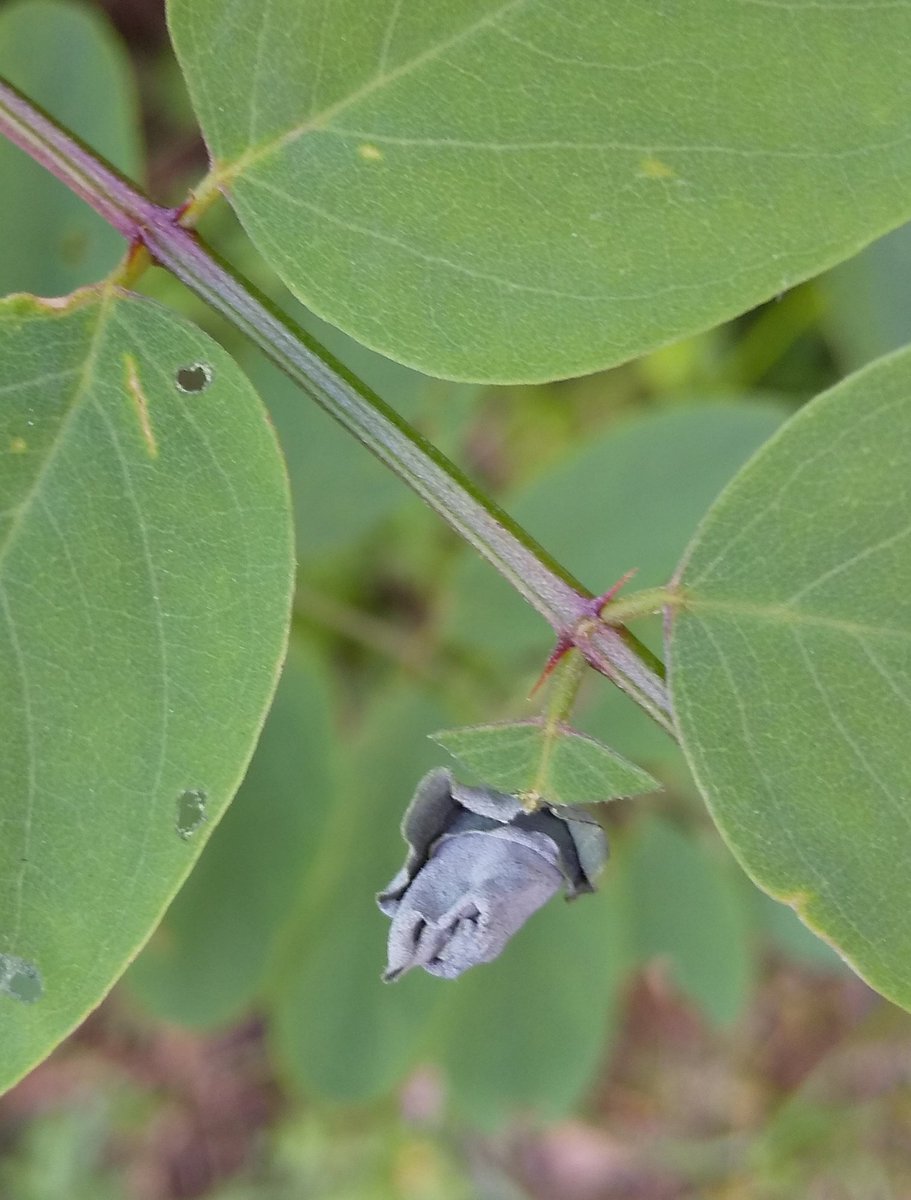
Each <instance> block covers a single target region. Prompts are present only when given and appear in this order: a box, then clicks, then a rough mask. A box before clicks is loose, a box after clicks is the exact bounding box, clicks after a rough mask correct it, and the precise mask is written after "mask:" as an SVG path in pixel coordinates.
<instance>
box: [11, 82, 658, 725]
mask: <svg viewBox="0 0 911 1200" xmlns="http://www.w3.org/2000/svg"><path fill="white" fill-rule="evenodd" d="M0 133H3V134H5V135H6V137H7V138H9V140H10V141H12V142H13V143H15V144H16V145H17V146H19V147H20V148H21V149H22V150H24V151H25V152H26V153H27V154H29V155H30V156H31V157H32V158H34V159H35V160H36V161H37V162H39V163H41V164H42V165H43V166H44V167H46V168H47V169H48V170H49V171H50V172H51V173H52V174H54V175H55V176H56V177H57V178H58V179H60V180H61V181H62V182H63V183H65V184H66V185H67V186H68V187H69V188H71V189H72V191H74V192H75V193H76V194H77V195H79V196H80V197H82V199H83V200H85V201H86V202H87V203H88V204H90V205H91V206H92V208H94V209H95V211H96V212H98V213H100V215H101V216H102V217H104V219H105V220H106V221H108V222H109V223H110V224H111V225H113V226H114V228H115V229H117V230H119V231H120V232H121V233H122V234H123V235H124V237H126V238H127V239H128V240H129V242H130V244H131V249H132V250H133V251H134V253H139V252H141V251H142V249H143V248H144V249H145V250H146V251H147V252H148V253H149V254H150V255H151V256H152V259H153V260H154V261H155V262H157V263H159V264H160V265H161V266H163V267H165V268H166V269H167V270H168V271H170V272H171V273H172V274H173V275H175V276H176V277H177V278H178V279H180V280H181V281H182V282H183V283H184V284H186V286H187V287H189V288H190V289H191V290H192V291H193V292H195V293H196V294H197V295H198V296H200V297H201V298H202V299H203V300H205V301H206V302H207V303H208V304H210V305H211V306H212V307H213V308H214V309H216V310H217V311H219V312H221V313H222V314H223V315H225V316H226V317H228V318H229V320H231V321H232V322H233V324H234V325H236V326H237V327H238V328H240V329H241V330H243V332H244V333H246V334H247V335H248V336H249V337H250V338H252V339H253V341H255V342H256V344H257V345H258V346H260V347H261V348H262V350H263V351H264V352H265V353H266V354H268V355H269V356H270V357H271V358H272V359H273V361H274V362H275V363H276V364H277V365H278V366H279V367H281V368H282V370H284V371H285V372H286V373H287V374H288V375H289V376H290V377H291V378H292V379H293V380H294V381H295V382H296V383H297V384H298V385H299V386H300V387H301V388H303V390H304V391H306V392H307V393H308V394H309V395H310V396H311V397H312V398H313V399H314V400H316V401H317V403H318V404H320V405H321V406H322V407H323V408H324V409H326V411H327V412H329V413H330V414H331V415H332V416H333V417H334V418H335V419H336V420H337V421H338V422H339V423H340V424H341V425H343V426H344V427H345V428H346V429H347V430H348V431H349V432H350V433H352V434H353V435H354V436H355V437H356V438H357V439H358V440H359V441H360V442H362V443H363V444H364V445H365V446H366V447H367V448H368V449H370V450H371V451H372V452H373V453H374V454H375V455H376V456H377V457H378V458H379V459H381V461H383V462H384V463H386V465H387V466H389V467H390V468H391V469H392V470H393V471H394V472H395V473H396V474H397V475H398V476H399V477H400V478H401V479H403V480H404V481H405V482H406V483H408V484H409V485H410V486H411V487H412V488H413V489H414V491H415V492H417V494H418V495H419V496H420V497H421V499H422V500H424V501H425V502H426V503H427V504H429V505H430V507H431V508H432V509H434V510H435V511H436V512H437V513H438V514H439V515H440V516H441V517H443V519H444V520H445V521H447V522H448V523H449V525H450V526H452V528H453V529H454V530H455V531H456V532H457V533H458V534H459V535H460V537H462V538H464V539H465V540H466V541H467V542H469V543H470V544H471V545H472V546H474V547H475V549H476V550H478V551H479V552H480V553H481V554H482V555H483V556H484V557H485V558H486V559H487V560H488V561H489V562H490V563H492V564H493V566H494V567H496V569H497V570H498V571H499V572H500V573H501V574H502V575H503V576H504V577H505V578H506V579H507V580H508V581H509V582H510V583H511V584H512V586H513V587H514V588H515V589H516V590H517V591H518V592H519V593H520V594H521V595H522V596H524V597H525V599H526V600H527V601H528V602H529V603H530V604H532V605H533V607H534V608H536V609H537V610H538V612H539V613H541V615H542V616H543V617H544V618H545V619H546V620H547V621H548V622H549V623H550V624H551V626H552V627H553V629H554V630H555V631H556V633H557V635H558V636H562V637H569V638H570V639H571V640H573V641H574V642H575V644H576V645H578V646H579V648H580V649H581V650H582V652H583V654H584V655H585V657H586V659H587V660H588V661H589V662H590V663H591V665H592V666H594V667H595V668H596V669H597V670H599V671H601V672H602V673H603V674H605V675H607V676H608V677H609V678H610V679H612V680H613V681H614V682H615V683H616V684H617V685H618V686H619V687H621V688H622V689H623V690H624V691H626V692H627V693H628V694H629V695H630V696H631V697H632V698H633V699H634V700H635V701H636V702H637V703H638V704H640V705H641V706H642V707H643V708H644V709H645V711H646V712H648V713H649V714H650V715H651V716H652V717H653V718H654V719H655V720H656V721H657V722H658V723H659V724H660V725H661V726H662V727H663V728H665V729H666V730H668V731H669V732H672V721H671V707H670V699H669V696H668V692H667V688H666V686H665V683H664V680H663V677H662V674H661V668H660V664H658V663H657V662H656V660H655V659H654V656H652V655H651V654H650V652H649V651H648V650H647V649H646V648H645V647H643V646H641V645H640V643H639V642H638V639H636V638H635V637H634V636H633V634H631V633H630V631H629V630H627V629H625V628H623V627H617V628H610V627H608V626H606V625H601V626H600V627H597V628H592V623H591V621H590V619H588V620H586V617H587V616H588V613H589V609H588V608H587V607H586V601H587V600H589V599H590V598H591V593H590V592H589V591H588V590H587V589H586V588H585V587H583V585H582V584H580V583H579V582H578V581H577V580H576V579H574V578H573V576H572V575H571V574H570V573H569V572H568V571H567V570H566V569H565V568H564V567H562V566H561V565H560V564H559V563H558V562H556V560H555V559H553V558H552V557H551V556H550V555H549V554H548V553H547V552H546V551H545V550H543V549H542V548H541V547H540V546H539V545H538V544H537V543H536V542H535V541H534V539H533V538H531V537H530V536H529V535H528V534H527V533H526V532H525V530H524V529H522V528H521V527H520V526H519V525H517V524H516V523H515V522H514V521H513V520H512V519H511V518H510V517H509V516H508V515H507V514H506V513H505V512H503V510H502V509H500V508H499V506H497V505H496V504H494V503H493V502H492V501H491V500H490V499H489V498H488V497H487V496H485V495H484V494H483V492H481V491H480V490H479V489H478V488H477V487H476V486H475V485H474V484H473V483H472V482H471V481H470V480H469V479H468V478H467V477H466V476H465V475H464V474H463V473H462V472H461V471H460V470H459V469H458V468H457V467H456V466H455V465H454V464H453V463H451V462H449V460H448V459H447V458H445V457H444V455H442V454H441V453H440V451H439V450H438V449H437V448H436V446H434V445H433V444H432V443H430V442H428V441H427V440H426V439H425V438H423V437H422V436H421V435H420V434H419V433H418V432H417V431H416V430H414V429H412V428H411V426H410V425H408V423H407V422H406V421H404V420H403V419H402V418H401V417H400V416H399V415H398V413H396V412H395V411H394V410H393V409H391V408H390V407H389V406H388V405H387V404H385V403H384V402H383V401H382V400H380V398H379V397H378V396H376V395H374V394H373V393H372V392H371V391H370V390H369V389H368V388H366V387H365V386H364V384H362V383H361V382H360V381H359V380H358V379H356V378H355V377H354V376H353V375H351V374H350V372H348V371H347V369H346V368H344V367H343V366H342V365H341V364H340V363H338V362H337V361H336V360H335V359H334V358H333V357H332V356H331V355H330V354H329V353H328V352H327V351H326V350H324V349H323V348H322V347H321V346H319V344H318V343H317V342H316V341H315V340H314V339H313V338H311V337H310V336H309V335H308V334H305V333H304V332H303V331H302V330H300V329H297V328H295V327H294V326H293V325H292V323H291V322H290V321H289V320H288V318H286V317H284V316H283V315H280V314H278V313H276V312H274V311H273V310H272V309H271V308H270V307H269V306H268V305H267V304H266V303H264V302H263V301H262V300H261V299H260V298H259V297H258V296H257V295H256V294H255V293H254V291H253V290H252V289H251V288H250V287H249V286H247V285H245V284H243V283H241V282H240V281H239V280H238V279H237V278H236V277H235V276H234V275H233V274H232V273H231V272H230V271H229V270H227V269H226V268H225V266H224V265H223V264H222V263H221V262H220V261H219V260H218V259H217V258H216V257H215V256H214V255H213V254H212V252H211V251H209V250H208V249H207V248H206V247H204V246H203V244H202V243H201V242H200V240H199V238H198V237H197V235H196V234H195V233H194V232H192V231H191V230H190V229H188V228H186V227H185V226H184V225H182V224H181V217H182V214H183V212H184V210H183V209H169V208H162V207H160V206H159V205H156V204H153V203H152V202H151V201H150V200H148V199H147V198H146V197H145V196H143V195H142V194H141V193H140V192H138V191H137V190H136V189H135V188H134V187H133V186H132V185H131V184H130V183H128V182H127V181H126V180H125V179H124V178H123V177H122V176H120V175H118V174H117V172H115V171H114V170H113V169H112V168H111V167H109V166H108V165H107V164H106V163H104V162H103V161H101V160H100V159H99V158H98V157H97V156H96V155H95V154H94V153H93V152H92V151H90V150H89V149H87V148H86V147H84V146H82V145H81V144H80V143H79V142H78V141H76V140H75V139H74V138H73V137H72V136H71V135H70V134H69V133H67V132H65V131H64V130H62V129H61V128H60V127H59V126H57V125H56V124H55V123H54V122H53V121H52V120H50V118H48V117H47V116H45V115H44V114H43V113H42V112H40V111H39V110H38V109H37V108H36V107H35V106H34V105H33V104H31V102H30V101H28V100H27V99H26V98H25V97H23V96H22V95H20V94H19V93H18V92H17V91H16V90H15V89H14V88H12V87H10V85H9V84H6V83H4V82H3V81H2V80H0ZM577 626H579V627H580V628H579V636H578V638H577ZM582 626H584V630H583V629H582Z"/></svg>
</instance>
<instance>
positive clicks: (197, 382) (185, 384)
mask: <svg viewBox="0 0 911 1200" xmlns="http://www.w3.org/2000/svg"><path fill="white" fill-rule="evenodd" d="M213 376H214V372H213V370H212V368H211V367H210V366H209V365H208V363H200V362H197V363H188V364H187V366H185V367H178V368H177V370H176V372H175V373H174V383H175V384H176V385H177V389H178V391H181V392H185V393H186V394H187V395H188V396H192V395H195V394H196V393H197V392H204V391H205V390H206V388H207V387H208V386H209V384H210V383H211V382H212V378H213Z"/></svg>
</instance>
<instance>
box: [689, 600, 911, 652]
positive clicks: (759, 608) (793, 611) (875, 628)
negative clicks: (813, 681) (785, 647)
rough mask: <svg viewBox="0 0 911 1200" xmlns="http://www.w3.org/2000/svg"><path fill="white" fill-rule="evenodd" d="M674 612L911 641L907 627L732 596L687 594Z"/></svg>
mask: <svg viewBox="0 0 911 1200" xmlns="http://www.w3.org/2000/svg"><path fill="white" fill-rule="evenodd" d="M677 612H678V619H680V618H682V617H684V616H685V615H687V614H690V615H693V616H697V617H699V616H702V615H708V616H714V615H718V616H724V615H725V614H728V615H730V616H733V617H746V618H748V619H752V620H755V621H767V622H769V623H770V624H776V625H782V626H794V625H800V626H805V627H810V628H814V627H815V628H818V629H825V630H831V631H832V632H835V633H847V634H850V635H853V636H854V637H859V638H863V637H877V638H883V637H886V638H889V637H891V638H896V639H898V640H900V641H906V642H911V630H909V629H897V628H895V627H893V626H891V625H869V624H866V623H865V622H863V621H852V620H849V619H848V618H845V617H829V616H825V615H824V614H822V613H809V612H806V611H804V610H801V609H797V608H788V607H787V606H786V605H784V604H771V603H769V604H762V603H757V602H756V601H752V600H738V599H736V598H734V597H731V598H727V599H725V598H722V597H719V598H718V599H709V598H703V597H699V596H694V595H692V594H691V593H687V594H686V596H685V598H684V599H683V600H682V602H681V603H680V605H679V607H678V608H677Z"/></svg>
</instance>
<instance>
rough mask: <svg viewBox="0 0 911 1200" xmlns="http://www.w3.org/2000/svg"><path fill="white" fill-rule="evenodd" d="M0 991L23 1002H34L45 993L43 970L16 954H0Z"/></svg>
mask: <svg viewBox="0 0 911 1200" xmlns="http://www.w3.org/2000/svg"><path fill="white" fill-rule="evenodd" d="M0 992H3V993H5V994H6V995H7V996H10V997H12V999H13V1000H20V1001H21V1002H22V1003H23V1004H34V1003H35V1001H36V1000H40V999H41V997H42V996H43V995H44V984H43V983H42V981H41V972H40V971H39V970H38V968H37V967H36V966H34V964H33V963H30V962H26V961H25V959H24V958H17V957H16V955H15V954H0Z"/></svg>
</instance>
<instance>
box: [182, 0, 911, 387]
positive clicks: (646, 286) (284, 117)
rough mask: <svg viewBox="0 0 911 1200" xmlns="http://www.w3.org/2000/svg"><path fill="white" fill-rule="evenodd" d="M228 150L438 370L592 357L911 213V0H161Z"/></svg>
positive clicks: (343, 286)
mask: <svg viewBox="0 0 911 1200" xmlns="http://www.w3.org/2000/svg"><path fill="white" fill-rule="evenodd" d="M169 13H170V24H171V30H172V34H173V37H174V41H175V45H176V48H177V52H178V55H179V57H180V60H181V64H182V66H183V69H184V71H185V73H186V75H187V80H188V83H189V87H190V92H191V95H192V98H193V102H194V104H195V107H196V111H197V113H198V115H199V118H200V121H201V123H202V127H203V131H204V133H205V136H206V139H207V141H208V143H209V147H210V149H211V151H212V154H213V156H214V159H215V162H216V166H217V167H218V169H219V172H220V174H221V176H222V178H223V180H224V182H225V185H226V187H227V189H228V193H229V195H230V198H231V201H232V203H233V204H234V206H235V208H236V209H237V212H238V213H239V215H240V217H241V219H242V221H243V223H244V225H245V226H246V228H247V230H248V231H249V232H250V234H251V236H252V237H253V238H254V240H255V241H256V243H257V245H258V246H259V248H260V250H261V251H262V253H263V254H264V255H265V256H266V257H267V258H268V259H269V260H270V262H271V263H272V265H273V266H274V267H275V268H276V269H277V270H278V271H279V273H280V274H281V275H282V277H283V278H284V279H285V280H286V282H287V283H288V284H289V286H290V287H291V288H292V290H294V291H295V292H296V293H297V294H298V295H299V296H300V298H301V299H302V300H304V302H305V303H307V304H308V305H310V306H311V307H312V308H314V310H315V311H317V312H319V313H320V314H321V315H322V316H324V317H326V318H327V319H328V320H330V321H332V322H333V323H334V324H338V325H340V326H342V328H344V329H346V330H347V331H348V332H350V333H352V334H354V336H355V337H357V338H359V339H360V340H361V341H363V342H365V343H366V344H368V345H370V346H373V347H375V348H376V349H379V350H382V351H383V352H384V353H387V354H389V355H391V356H392V357H394V358H399V359H401V360H402V361H403V362H408V363H411V364H413V365H415V366H419V367H421V368H422V369H423V370H426V371H428V372H430V373H431V374H442V375H448V376H451V377H454V378H470V379H485V380H516V379H521V380H532V379H543V378H555V377H559V376H564V375H576V374H580V373H582V372H586V371H591V370H594V369H596V368H598V367H603V366H606V365H608V364H611V363H616V362H620V361H622V360H624V359H627V358H630V357H633V356H635V355H637V354H639V353H641V352H642V351H644V350H645V349H647V348H649V347H653V346H656V345H658V344H660V343H662V342H665V341H667V340H669V339H671V338H675V337H678V336H680V335H681V334H684V333H687V332H691V331H694V330H697V329H701V328H706V327H708V326H711V325H714V324H716V323H717V322H718V321H720V320H722V319H724V318H726V317H729V316H731V315H733V314H734V313H736V312H739V311H742V310H743V309H746V308H748V307H750V306H752V305H754V304H756V303H757V302H758V301H760V300H763V299H765V298H767V297H769V296H772V295H774V294H775V293H777V292H779V291H781V290H782V289H784V288H786V287H788V286H789V285H790V284H792V283H794V282H795V281H797V280H799V279H803V278H806V277H807V276H809V275H812V274H814V273H816V272H818V271H820V270H821V269H822V268H823V267H826V266H828V265H829V264H831V263H834V262H837V261H838V260H840V259H842V258H846V257H847V256H848V255H850V254H851V253H853V252H854V251H855V250H857V249H858V248H859V247H860V246H862V245H863V244H864V243H866V242H867V241H869V240H871V239H872V238H873V237H875V236H876V235H877V234H878V233H881V232H884V231H885V230H886V229H889V228H891V227H893V226H895V225H897V224H899V223H900V222H901V221H902V220H903V219H905V218H906V217H907V216H908V214H909V213H911V139H909V137H908V127H909V124H911V85H909V79H911V76H909V72H908V54H909V49H911V10H909V8H908V7H907V6H906V5H903V4H887V5H878V6H876V7H873V8H871V7H870V6H869V5H865V4H850V3H844V0H816V2H801V0H795V3H791V4H786V5H782V4H778V3H764V2H762V0H749V2H744V3H732V2H731V0H688V2H687V3H686V4H674V3H669V2H667V0H665V2H661V3H655V2H652V3H642V2H641V0H617V2H615V3H613V4H610V5H605V4H603V3H599V2H598V0H461V2H460V3H458V4H426V3H425V4H419V3H404V2H403V0H372V2H371V3H370V4H365V3H364V2H363V0H338V2H337V3H334V4H331V5H329V4H326V3H324V2H323V0H271V2H270V3H269V4H266V5H264V4H262V3H261V2H260V0H234V2H233V3H232V4H231V5H230V8H229V13H226V7H225V4H224V0H170V4H169Z"/></svg>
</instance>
